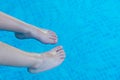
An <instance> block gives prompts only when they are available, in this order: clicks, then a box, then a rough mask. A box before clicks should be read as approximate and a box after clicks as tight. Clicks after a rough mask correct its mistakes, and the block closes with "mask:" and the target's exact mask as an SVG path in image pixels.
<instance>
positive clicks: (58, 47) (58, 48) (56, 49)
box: [52, 46, 62, 52]
mask: <svg viewBox="0 0 120 80" xmlns="http://www.w3.org/2000/svg"><path fill="white" fill-rule="evenodd" d="M61 49H62V46H57V47H55V48H53V49H52V50H53V51H56V52H58V51H59V50H61Z"/></svg>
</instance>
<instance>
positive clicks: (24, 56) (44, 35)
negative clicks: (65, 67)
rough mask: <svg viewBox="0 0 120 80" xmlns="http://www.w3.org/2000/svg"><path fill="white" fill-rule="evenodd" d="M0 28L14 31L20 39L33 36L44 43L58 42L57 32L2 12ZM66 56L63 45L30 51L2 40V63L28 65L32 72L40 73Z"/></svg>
mask: <svg viewBox="0 0 120 80" xmlns="http://www.w3.org/2000/svg"><path fill="white" fill-rule="evenodd" d="M0 30H7V31H12V32H14V33H15V36H16V38H18V39H28V38H33V39H36V40H38V41H40V42H42V43H44V44H55V43H57V35H56V34H55V32H53V31H50V30H46V29H41V28H37V27H36V26H33V25H31V24H28V23H25V22H23V21H21V20H19V19H16V18H13V17H12V16H9V15H7V14H5V13H3V12H0ZM64 58H65V52H64V50H63V48H62V46H57V47H55V48H53V49H51V50H49V51H47V52H44V53H29V52H25V51H22V50H20V49H17V48H15V47H13V46H11V45H8V44H6V43H3V42H0V65H4V66H16V67H27V69H28V71H29V72H31V73H39V72H42V71H46V70H49V69H52V68H54V67H56V66H58V65H60V64H61V63H62V62H63V61H64Z"/></svg>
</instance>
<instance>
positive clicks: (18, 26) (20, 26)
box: [0, 12, 57, 44]
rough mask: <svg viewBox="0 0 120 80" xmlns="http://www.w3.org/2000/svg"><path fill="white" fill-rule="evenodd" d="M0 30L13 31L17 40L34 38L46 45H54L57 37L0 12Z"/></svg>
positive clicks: (48, 31) (52, 33) (50, 32)
mask: <svg viewBox="0 0 120 80" xmlns="http://www.w3.org/2000/svg"><path fill="white" fill-rule="evenodd" d="M0 30H8V31H13V32H15V36H16V37H17V38H19V39H26V38H34V39H36V40H39V41H41V42H43V43H46V44H48V43H49V44H55V43H56V42H57V36H56V34H55V33H54V32H52V31H50V30H45V29H41V28H37V27H35V26H33V25H31V24H28V23H25V22H23V21H20V20H18V19H16V18H13V17H11V16H9V15H7V14H5V13H3V12H0ZM38 34H39V35H38Z"/></svg>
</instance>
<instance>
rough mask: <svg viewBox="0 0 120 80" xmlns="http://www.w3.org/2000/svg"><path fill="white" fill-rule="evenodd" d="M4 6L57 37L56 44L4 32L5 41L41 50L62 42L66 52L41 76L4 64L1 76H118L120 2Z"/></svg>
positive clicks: (21, 79) (1, 4)
mask: <svg viewBox="0 0 120 80" xmlns="http://www.w3.org/2000/svg"><path fill="white" fill-rule="evenodd" d="M0 10H1V11H3V12H5V13H7V14H9V15H11V16H14V17H16V18H18V19H21V20H23V21H25V22H28V23H30V24H33V25H36V26H37V27H43V28H47V29H50V30H53V31H55V32H56V33H57V35H58V36H59V42H58V43H57V44H56V45H44V44H41V43H40V42H38V41H36V40H32V39H29V40H18V39H16V38H15V36H14V34H13V33H12V32H6V31H1V32H0V40H1V41H3V42H5V43H7V44H10V45H12V46H14V47H17V48H19V49H22V50H25V51H28V52H38V53H40V52H43V51H47V50H49V49H51V48H53V47H55V46H58V45H63V47H64V49H65V51H66V56H67V57H66V59H65V61H64V63H63V64H62V65H60V66H59V67H57V68H54V69H52V70H49V71H46V72H42V73H38V74H30V73H28V72H27V71H26V68H17V67H7V66H1V67H0V80H119V79H120V1H119V0H0Z"/></svg>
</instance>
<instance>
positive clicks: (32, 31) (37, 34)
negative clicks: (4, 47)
mask: <svg viewBox="0 0 120 80" xmlns="http://www.w3.org/2000/svg"><path fill="white" fill-rule="evenodd" d="M29 27H30V28H29V32H26V33H15V36H16V37H17V38H18V39H27V38H34V39H36V40H38V41H40V42H42V43H45V44H55V43H57V35H56V34H55V33H54V32H53V31H50V30H46V29H41V28H37V27H34V26H32V25H29Z"/></svg>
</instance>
